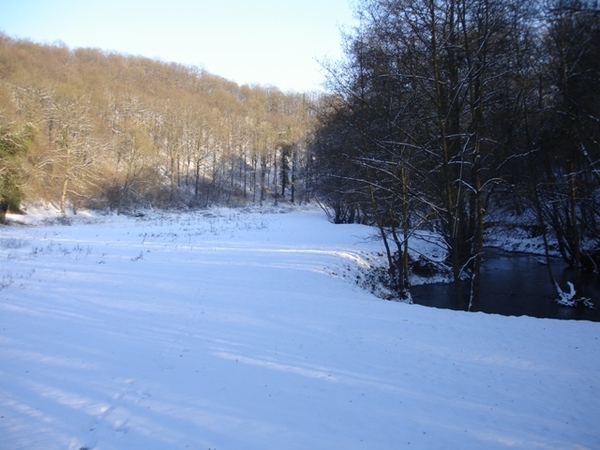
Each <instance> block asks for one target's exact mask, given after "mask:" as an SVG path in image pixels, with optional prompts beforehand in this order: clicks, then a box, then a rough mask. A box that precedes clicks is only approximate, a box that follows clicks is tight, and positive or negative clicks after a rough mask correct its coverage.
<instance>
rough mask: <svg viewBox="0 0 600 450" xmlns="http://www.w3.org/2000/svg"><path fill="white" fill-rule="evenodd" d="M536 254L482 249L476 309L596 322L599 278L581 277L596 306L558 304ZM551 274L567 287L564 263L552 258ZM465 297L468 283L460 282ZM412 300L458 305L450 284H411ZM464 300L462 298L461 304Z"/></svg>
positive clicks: (599, 310) (599, 312) (598, 319)
mask: <svg viewBox="0 0 600 450" xmlns="http://www.w3.org/2000/svg"><path fill="white" fill-rule="evenodd" d="M539 259H540V257H538V256H531V255H526V254H521V253H506V252H501V251H498V250H494V249H486V253H485V256H484V263H483V266H482V271H481V286H480V296H479V301H478V305H477V311H482V312H485V313H492V314H502V315H505V316H524V315H525V316H532V317H540V318H552V319H579V320H592V321H596V322H600V281H598V279H597V277H593V276H591V277H589V279H586V280H585V281H584V286H585V289H586V291H585V293H584V294H585V296H586V297H589V298H591V299H592V301H593V302H594V304H595V305H596V309H589V308H583V309H580V308H570V307H567V306H560V305H558V304H557V303H556V302H555V301H554V300H555V298H556V297H557V296H556V293H555V292H554V288H553V287H552V285H551V284H550V281H549V277H548V269H547V268H546V267H545V266H544V265H542V264H540V263H539ZM552 266H553V268H554V270H553V272H554V276H555V277H556V279H557V280H558V281H559V283H560V284H561V287H562V288H563V289H565V290H566V289H567V284H566V281H568V280H569V279H570V278H569V277H570V276H571V273H570V271H569V270H568V269H565V265H564V263H563V262H562V261H561V260H559V259H556V260H555V261H553V262H552ZM463 290H464V294H463V295H465V296H467V297H465V298H468V285H467V284H465V286H464V289H463ZM411 294H412V297H413V301H414V302H415V303H417V304H419V305H424V306H432V307H436V308H447V309H462V308H461V307H460V303H461V302H459V299H458V297H457V293H456V288H455V286H454V285H453V284H432V285H423V286H413V287H412V288H411ZM464 303H467V304H468V300H467V301H463V304H464Z"/></svg>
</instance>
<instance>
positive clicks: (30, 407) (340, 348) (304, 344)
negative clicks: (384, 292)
mask: <svg viewBox="0 0 600 450" xmlns="http://www.w3.org/2000/svg"><path fill="white" fill-rule="evenodd" d="M14 219H16V218H14ZM20 219H22V220H25V221H28V222H29V223H30V225H29V226H12V227H3V228H1V229H0V261H1V262H0V267H1V274H0V277H1V278H0V333H1V334H0V379H1V380H2V382H1V383H0V436H1V438H0V444H1V445H0V447H2V448H11V449H12V448H19V449H47V448H68V449H74V450H81V449H84V448H85V449H129V448H144V449H164V448H171V449H185V448H193V449H209V448H210V449H215V448H216V449H219V450H223V449H271V448H272V449H281V448H286V449H306V448H312V449H332V448H344V449H362V448H364V449H375V448H376V449H398V448H409V447H412V448H428V449H441V448H449V449H480V448H487V449H503V448H522V449H535V448H538V449H547V448H567V449H568V448H572V449H575V448H577V449H580V448H590V449H591V448H597V447H598V446H599V445H600V433H599V432H598V431H597V424H598V420H599V419H600V414H599V413H598V411H600V396H599V395H598V392H599V390H600V380H599V378H598V376H597V375H598V373H599V372H600V358H599V356H600V342H599V340H600V324H599V323H592V322H585V321H584V322H575V321H558V320H541V319H533V318H528V317H520V318H515V317H503V316H496V315H486V314H482V313H464V312H456V311H449V310H438V309H432V308H426V307H421V306H418V305H407V304H403V303H398V302H387V301H382V300H381V299H378V298H376V297H374V296H373V295H371V294H369V293H367V292H365V291H364V290H362V289H360V288H359V287H357V286H356V282H355V280H354V279H353V277H354V276H355V273H353V272H352V270H349V267H353V266H355V265H357V264H358V265H364V266H366V265H368V264H370V263H371V261H372V254H373V253H374V252H375V251H377V248H378V244H377V243H376V242H374V241H373V240H371V239H369V236H371V233H372V230H370V229H369V228H367V227H364V226H360V225H332V224H330V223H329V222H327V220H326V218H325V216H324V214H323V213H322V212H321V211H319V210H311V209H308V210H303V211H292V212H287V213H281V212H280V211H275V210H274V211H272V212H270V213H259V212H246V213H241V212H236V211H231V210H214V211H209V212H197V213H186V214H183V215H180V216H178V215H174V214H172V215H171V214H157V215H148V214H147V215H145V216H143V217H138V218H126V217H120V216H104V217H99V216H93V215H89V216H86V215H85V214H84V213H81V214H80V215H78V216H77V217H76V218H74V219H73V220H72V221H71V222H70V223H71V224H70V225H61V224H58V223H50V222H46V223H44V220H43V217H42V216H39V215H36V214H33V212H32V213H31V215H30V216H29V217H25V218H20Z"/></svg>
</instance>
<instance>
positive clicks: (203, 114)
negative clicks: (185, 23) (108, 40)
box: [0, 35, 310, 211]
mask: <svg viewBox="0 0 600 450" xmlns="http://www.w3.org/2000/svg"><path fill="white" fill-rule="evenodd" d="M307 101H308V99H307V98H306V96H304V95H301V94H285V93H282V92H281V91H279V90H278V89H276V88H272V87H262V86H238V85H237V84H235V83H233V82H230V81H228V80H225V79H223V78H220V77H218V76H215V75H211V74H209V73H207V72H205V71H203V70H201V69H198V68H196V67H187V66H182V65H179V64H173V63H171V64H169V63H165V62H161V61H155V60H151V59H147V58H143V57H135V56H126V55H121V54H118V53H107V52H103V51H101V50H97V49H69V48H66V47H64V46H61V45H41V44H36V43H33V42H30V41H27V40H16V39H12V38H10V37H8V36H6V35H0V131H1V132H2V133H0V140H3V141H5V142H9V141H12V140H14V138H15V137H21V136H23V135H24V134H27V137H28V138H29V139H28V140H27V145H26V146H25V147H26V148H25V151H24V152H21V154H20V156H19V158H18V161H17V162H16V163H15V162H14V161H11V165H10V170H11V171H12V172H13V173H17V174H18V177H19V181H18V183H16V184H17V185H18V186H19V189H20V192H21V194H22V195H23V197H24V199H25V200H26V201H27V202H28V203H33V202H37V201H45V202H51V203H53V204H55V205H56V206H58V207H60V209H61V210H63V211H64V210H65V208H71V209H73V210H77V208H79V207H82V206H88V207H109V208H111V209H114V210H118V211H122V210H124V209H126V208H128V207H131V206H134V205H145V206H148V205H153V206H167V205H174V204H175V205H178V206H181V205H187V206H207V205H211V204H213V203H224V204H247V203H262V202H264V201H266V200H267V199H268V198H269V199H270V198H272V197H273V196H281V195H283V196H288V197H289V196H290V195H292V194H291V192H290V188H291V183H292V179H293V181H294V190H295V192H294V194H297V193H299V194H300V195H301V194H302V184H301V183H300V180H301V177H300V176H297V175H299V174H300V173H301V170H302V167H303V163H304V162H303V154H304V153H303V152H304V138H305V135H306V133H307V130H308V127H309V122H310V117H309V112H308V106H307ZM6 160H7V158H3V157H2V155H0V164H1V165H2V167H1V169H2V170H3V171H5V170H9V169H8V168H7V165H8V163H7V162H6ZM292 171H295V176H292V175H291V172H292Z"/></svg>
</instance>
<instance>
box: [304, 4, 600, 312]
mask: <svg viewBox="0 0 600 450" xmlns="http://www.w3.org/2000/svg"><path fill="white" fill-rule="evenodd" d="M359 14H360V26H359V27H358V28H357V29H356V30H355V31H354V32H353V33H350V34H349V35H347V36H346V38H345V44H346V56H347V57H346V59H345V61H344V62H343V63H342V64H340V65H337V66H333V67H331V68H330V73H331V77H330V78H331V79H330V89H331V92H330V95H329V96H328V97H327V98H326V99H324V100H323V105H322V107H321V108H320V110H319V115H318V119H317V121H318V124H317V126H316V128H315V130H316V131H315V133H314V135H313V138H312V143H311V145H310V146H309V147H310V148H311V152H312V154H311V161H313V162H314V167H315V173H314V176H315V177H316V178H318V179H319V183H318V185H319V186H320V189H319V194H320V195H321V196H322V197H323V198H325V199H326V201H325V203H326V204H328V205H329V209H330V215H331V217H332V219H333V220H334V221H336V222H338V223H344V222H355V221H365V222H369V223H372V224H373V225H375V226H377V227H378V228H379V230H380V234H381V237H382V239H383V241H384V244H385V249H386V252H387V260H388V266H389V268H388V272H389V277H390V278H391V280H390V283H391V284H392V286H393V287H394V289H395V290H396V291H397V292H398V294H399V296H400V297H406V298H409V297H410V294H409V278H408V273H409V270H410V269H411V267H412V266H413V265H414V264H415V261H413V260H412V259H411V256H410V255H409V252H408V242H409V238H410V237H411V235H413V234H414V233H415V232H416V231H417V230H419V229H423V228H426V229H429V230H432V231H435V232H437V233H439V234H440V235H441V236H442V238H443V241H444V245H445V249H446V250H447V253H448V258H447V264H448V267H449V268H450V270H451V272H452V277H453V279H454V280H455V282H456V283H455V284H456V285H457V287H458V288H459V289H460V286H462V285H463V283H460V282H459V281H460V280H465V279H466V280H468V286H469V288H468V290H469V292H468V295H465V296H464V297H465V299H466V301H467V302H468V304H467V305H465V307H467V308H469V309H476V302H477V293H478V286H479V275H480V269H481V264H482V258H483V254H484V245H485V239H486V233H487V232H488V230H489V229H490V226H491V225H493V224H494V222H497V221H503V220H504V219H505V218H506V217H526V220H525V221H524V223H527V226H528V227H529V231H530V233H532V234H535V235H537V236H542V237H543V239H544V244H545V245H544V247H545V252H546V260H547V262H548V273H549V276H550V278H551V281H552V283H553V285H554V286H555V288H556V291H557V295H558V296H559V297H560V298H562V299H564V300H566V301H567V302H571V303H577V299H578V298H579V299H580V300H581V301H582V302H585V299H582V298H580V297H579V296H578V294H577V292H578V285H579V282H580V279H581V276H582V273H584V272H592V273H595V274H596V275H597V274H598V265H599V264H600V222H599V220H600V208H599V207H600V204H599V201H600V9H599V6H598V2H597V1H590V0H549V1H543V2H540V1H537V0H536V1H532V0H512V1H510V2H507V1H504V0H477V1H474V0H365V1H363V2H361V7H360V8H359ZM505 222H506V221H505ZM550 253H553V254H556V253H558V254H560V256H561V257H562V259H563V260H564V261H565V262H566V263H567V264H568V265H569V266H571V267H572V268H573V270H574V273H575V275H574V278H573V282H572V283H571V284H570V285H569V286H570V287H569V289H568V290H567V291H566V292H565V290H564V289H563V288H561V287H560V286H559V285H558V283H557V282H556V280H555V279H554V277H553V274H552V270H551V268H550V263H549V261H550V259H549V258H548V256H549V254H550Z"/></svg>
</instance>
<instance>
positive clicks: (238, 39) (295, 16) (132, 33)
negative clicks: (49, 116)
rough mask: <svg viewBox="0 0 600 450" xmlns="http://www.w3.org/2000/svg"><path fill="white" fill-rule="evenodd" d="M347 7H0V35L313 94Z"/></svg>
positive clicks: (208, 1)
mask: <svg viewBox="0 0 600 450" xmlns="http://www.w3.org/2000/svg"><path fill="white" fill-rule="evenodd" d="M352 4H353V0H0V31H2V32H4V33H5V34H7V35H8V36H11V37H14V38H27V39H30V40H32V41H35V42H39V43H45V44H52V43H54V42H57V41H62V42H64V43H65V44H66V45H67V46H69V47H70V48H75V47H94V48H101V49H103V50H110V51H118V52H121V53H124V54H130V55H142V56H146V57H149V58H155V59H160V60H163V61H167V62H171V61H174V62H178V63H182V64H186V65H194V66H199V67H202V68H204V69H206V70H207V71H209V72H211V73H213V74H216V75H220V76H223V77H225V78H228V79H230V80H233V81H235V82H237V83H239V84H246V83H259V84H263V85H273V86H277V87H279V88H280V89H282V90H284V91H287V90H296V91H305V90H314V89H319V88H320V84H321V83H322V81H323V80H324V75H323V71H322V69H321V67H320V64H319V62H318V61H321V60H324V59H327V58H331V59H334V60H337V59H339V58H340V57H341V49H340V47H341V36H340V28H347V27H349V26H351V25H352V23H353V13H352V10H353V8H352Z"/></svg>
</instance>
